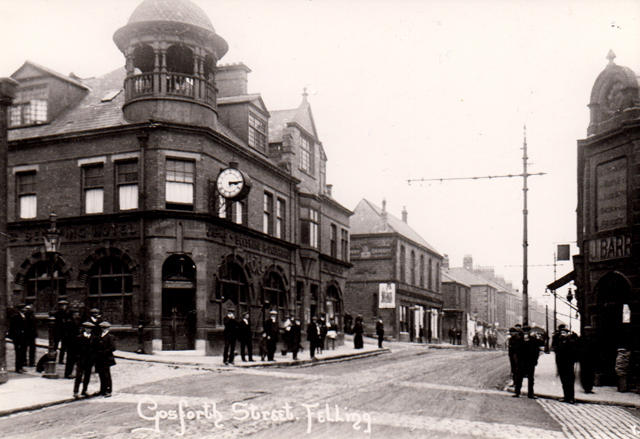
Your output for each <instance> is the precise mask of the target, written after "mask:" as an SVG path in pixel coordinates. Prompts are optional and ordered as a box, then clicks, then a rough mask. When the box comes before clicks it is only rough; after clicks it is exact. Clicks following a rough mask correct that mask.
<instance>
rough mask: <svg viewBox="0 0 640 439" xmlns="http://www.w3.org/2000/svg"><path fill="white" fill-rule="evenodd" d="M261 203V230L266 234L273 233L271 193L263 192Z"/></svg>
mask: <svg viewBox="0 0 640 439" xmlns="http://www.w3.org/2000/svg"><path fill="white" fill-rule="evenodd" d="M262 205H263V213H262V231H263V232H264V233H266V234H267V235H273V195H271V194H270V193H268V192H265V193H264V197H263V203H262Z"/></svg>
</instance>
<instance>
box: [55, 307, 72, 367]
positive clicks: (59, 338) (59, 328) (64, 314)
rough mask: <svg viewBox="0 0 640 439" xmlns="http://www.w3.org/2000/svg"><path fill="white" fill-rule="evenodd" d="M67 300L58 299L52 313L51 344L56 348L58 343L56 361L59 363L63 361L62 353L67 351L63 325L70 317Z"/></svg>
mask: <svg viewBox="0 0 640 439" xmlns="http://www.w3.org/2000/svg"><path fill="white" fill-rule="evenodd" d="M68 306H69V302H67V301H66V300H59V301H58V310H57V311H56V312H55V313H53V317H54V318H55V322H54V324H53V345H54V346H55V347H56V349H58V344H60V357H59V358H58V361H59V363H60V364H63V363H64V353H65V352H66V351H67V343H66V340H65V337H64V327H65V324H66V323H67V320H68V319H69V318H70V317H71V316H70V314H69V311H68V309H67V308H68Z"/></svg>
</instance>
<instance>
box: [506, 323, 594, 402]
mask: <svg viewBox="0 0 640 439" xmlns="http://www.w3.org/2000/svg"><path fill="white" fill-rule="evenodd" d="M546 342H547V339H546V334H541V333H540V332H535V331H533V332H532V331H531V328H529V327H528V326H525V327H524V328H522V327H521V326H520V325H517V326H516V327H514V328H510V329H509V335H508V344H509V360H510V363H511V375H512V378H513V383H514V388H515V394H514V398H517V397H519V396H520V391H521V389H522V381H523V378H525V377H527V380H528V391H527V396H528V397H529V398H536V396H535V393H534V378H535V368H536V365H537V364H538V357H539V355H540V350H541V348H543V347H544V346H545V344H546ZM551 347H552V349H553V351H554V353H555V361H556V367H557V370H558V376H559V377H560V382H561V384H562V392H563V398H562V399H561V401H562V402H567V403H569V404H574V403H575V379H576V376H575V365H576V363H578V362H579V363H580V383H581V384H582V388H583V390H584V392H585V393H593V385H594V380H595V365H594V356H593V334H592V330H591V328H590V327H588V326H587V327H585V328H584V334H583V335H582V336H581V337H578V336H577V335H576V334H575V333H574V332H571V331H569V329H567V327H566V325H564V324H561V325H558V329H557V330H556V332H555V333H554V334H553V337H552V338H551Z"/></svg>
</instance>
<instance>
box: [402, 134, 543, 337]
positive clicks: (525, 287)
mask: <svg viewBox="0 0 640 439" xmlns="http://www.w3.org/2000/svg"><path fill="white" fill-rule="evenodd" d="M522 150H523V154H522V166H523V171H522V174H507V175H488V176H484V177H453V178H420V179H412V180H407V182H408V183H409V184H411V183H412V182H424V181H439V182H443V181H445V180H479V179H485V178H488V179H491V178H510V177H522V179H523V187H522V192H523V193H524V209H523V210H522V214H523V228H522V229H523V230H522V235H523V236H522V259H523V260H522V325H523V326H526V325H528V324H529V279H528V273H527V267H528V247H529V241H528V236H527V235H528V230H527V215H528V214H529V211H528V210H527V192H528V191H529V188H528V187H527V178H528V177H532V176H535V175H545V173H544V172H538V173H535V174H530V173H529V170H528V169H527V168H528V166H529V165H528V163H527V160H529V157H527V127H526V125H525V127H524V143H523V146H522Z"/></svg>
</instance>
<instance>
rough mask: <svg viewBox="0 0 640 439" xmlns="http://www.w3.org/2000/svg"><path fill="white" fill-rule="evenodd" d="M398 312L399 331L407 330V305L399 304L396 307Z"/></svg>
mask: <svg viewBox="0 0 640 439" xmlns="http://www.w3.org/2000/svg"><path fill="white" fill-rule="evenodd" d="M398 311H399V313H400V316H399V323H400V332H409V307H408V306H404V305H401V306H400V307H399V308H398Z"/></svg>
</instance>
